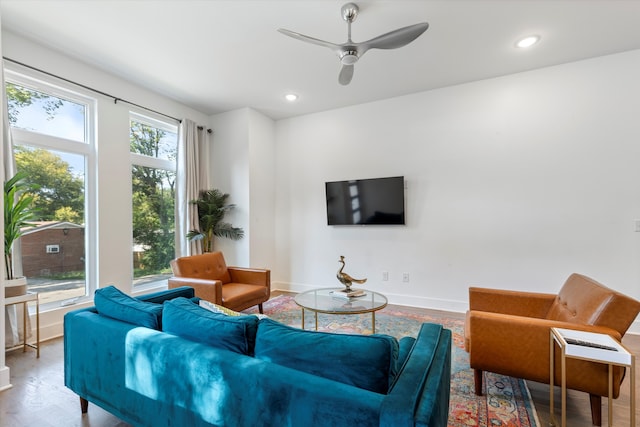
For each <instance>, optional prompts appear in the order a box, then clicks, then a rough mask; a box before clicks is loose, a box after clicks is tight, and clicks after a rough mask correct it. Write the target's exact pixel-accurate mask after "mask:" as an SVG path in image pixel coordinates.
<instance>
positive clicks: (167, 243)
mask: <svg viewBox="0 0 640 427" xmlns="http://www.w3.org/2000/svg"><path fill="white" fill-rule="evenodd" d="M130 122H131V126H130V129H131V131H130V146H131V165H132V167H131V176H132V181H131V186H132V204H133V206H132V208H133V209H132V210H133V220H132V221H133V272H134V273H133V282H134V286H142V285H148V284H150V283H154V284H155V283H157V282H159V281H164V280H166V279H167V278H168V277H170V276H171V267H170V265H169V261H171V260H172V259H173V258H174V257H175V240H174V239H175V182H176V153H177V149H178V134H177V133H178V129H177V126H176V125H175V124H171V123H166V122H164V121H161V120H157V119H154V118H150V117H145V116H142V115H139V114H136V113H131V120H130Z"/></svg>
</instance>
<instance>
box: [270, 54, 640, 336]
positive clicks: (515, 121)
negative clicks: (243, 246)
mask: <svg viewBox="0 0 640 427" xmlns="http://www.w3.org/2000/svg"><path fill="white" fill-rule="evenodd" d="M638 75H640V51H633V52H628V53H624V54H618V55H612V56H607V57H601V58H597V59H592V60H587V61H581V62H576V63H570V64H566V65H561V66H556V67H552V68H547V69H542V70H537V71H532V72H527V73H521V74H517V75H511V76H506V77H501V78H496V79H491V80H485V81H480V82H475V83H471V84H465V85H460V86H455V87H449V88H444V89H440V90H433V91H428V92H423V93H418V94H413V95H410V96H405V97H400V98H395V99H390V100H386V101H381V102H375V103H370V104H365V105H359V106H355V107H349V108H344V109H340V110H332V111H328V112H324V113H319V114H313V115H307V116H303V117H298V118H292V119H288V120H282V121H279V122H277V124H276V138H277V158H276V171H277V173H276V187H277V192H276V193H277V203H276V245H277V247H276V253H277V254H278V256H277V264H276V268H275V269H274V271H275V276H274V281H275V282H277V283H278V286H279V287H284V288H289V289H299V290H301V289H308V288H311V287H317V286H334V285H336V284H337V280H336V279H335V272H336V270H337V269H338V266H339V265H338V262H337V261H338V257H339V255H345V257H346V261H347V266H346V269H345V271H347V272H348V273H349V274H351V275H353V276H356V277H359V276H364V277H368V279H369V280H368V282H367V287H369V288H370V289H373V290H377V291H381V292H383V293H385V294H387V295H388V296H389V298H390V301H391V302H395V303H401V304H408V305H416V306H424V307H432V308H439V309H446V310H459V311H462V310H465V309H466V307H467V289H468V287H469V286H470V285H480V286H487V287H498V288H510V289H522V290H531V291H541V292H551V293H555V292H556V291H557V290H558V289H559V288H560V286H561V285H562V283H563V281H564V280H565V279H566V278H567V276H568V275H569V274H571V273H572V272H580V273H583V274H586V275H588V276H591V277H593V278H594V279H596V280H599V281H601V282H602V283H604V284H606V285H608V286H610V287H612V288H615V289H617V290H619V291H621V292H623V293H626V294H628V295H630V296H632V297H635V298H636V299H640V286H639V274H640V233H636V232H634V229H635V227H634V220H635V219H636V218H640V197H639V194H640V192H639V190H640V167H638V161H639V160H640V120H638V117H639V114H640V81H639V80H638ZM395 175H404V176H405V179H406V183H407V190H406V191H407V195H406V204H407V215H406V217H407V225H406V226H404V227H398V226H395V227H391V226H387V227H384V226H377V227H374V226H372V227H329V226H327V225H326V213H325V212H326V211H325V195H324V182H325V181H329V180H341V179H354V178H372V177H383V176H395ZM382 271H388V272H389V279H390V280H389V281H387V282H383V281H382V280H381V279H382ZM403 272H408V273H409V274H410V282H409V283H408V284H406V283H402V281H401V280H402V273H403ZM632 330H634V331H635V332H640V324H639V323H638V322H636V323H635V325H634V326H633V327H632Z"/></svg>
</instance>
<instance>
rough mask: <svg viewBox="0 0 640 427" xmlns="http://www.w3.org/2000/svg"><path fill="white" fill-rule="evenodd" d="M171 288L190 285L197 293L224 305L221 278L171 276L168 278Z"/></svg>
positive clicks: (205, 298)
mask: <svg viewBox="0 0 640 427" xmlns="http://www.w3.org/2000/svg"><path fill="white" fill-rule="evenodd" d="M168 285H169V289H173V288H177V287H180V286H189V287H192V288H193V289H194V290H195V295H196V296H197V297H200V298H202V299H204V300H207V301H209V302H212V303H214V304H219V305H222V282H221V281H220V280H206V279H195V278H191V277H175V276H174V277H171V278H170V279H169V280H168Z"/></svg>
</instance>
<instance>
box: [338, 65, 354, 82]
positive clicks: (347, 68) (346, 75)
mask: <svg viewBox="0 0 640 427" xmlns="http://www.w3.org/2000/svg"><path fill="white" fill-rule="evenodd" d="M352 78H353V65H343V66H342V69H341V70H340V75H339V76H338V82H339V83H340V84H341V85H343V86H346V85H348V84H349V83H351V79H352Z"/></svg>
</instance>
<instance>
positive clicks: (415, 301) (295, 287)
mask: <svg viewBox="0 0 640 427" xmlns="http://www.w3.org/2000/svg"><path fill="white" fill-rule="evenodd" d="M271 288H272V289H273V290H281V291H287V292H296V293H299V292H305V291H310V290H313V289H317V288H318V287H317V286H312V285H304V284H296V283H285V282H275V283H274V282H272V283H271ZM384 296H385V297H387V300H388V301H389V304H394V305H404V306H407V307H417V308H427V309H430V310H440V311H450V312H454V313H464V312H466V311H467V309H468V307H469V303H468V302H466V301H455V300H445V299H438V298H427V297H420V296H415V295H403V294H394V293H387V292H385V293H384Z"/></svg>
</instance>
